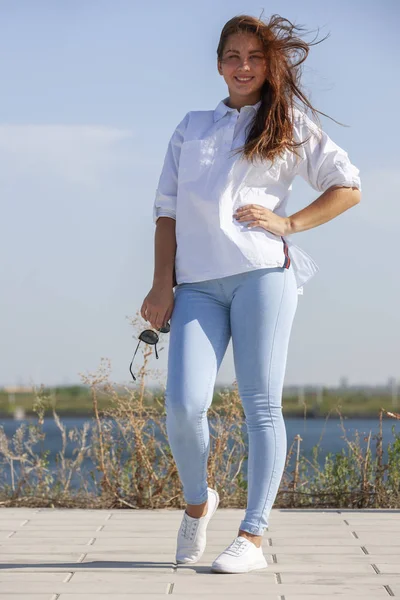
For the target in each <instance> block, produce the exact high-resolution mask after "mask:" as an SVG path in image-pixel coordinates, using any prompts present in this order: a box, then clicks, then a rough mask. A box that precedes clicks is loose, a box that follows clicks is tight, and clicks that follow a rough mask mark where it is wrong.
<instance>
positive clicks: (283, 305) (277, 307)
mask: <svg viewBox="0 0 400 600" xmlns="http://www.w3.org/2000/svg"><path fill="white" fill-rule="evenodd" d="M249 275H250V276H249V277H246V278H245V279H244V280H243V283H242V284H241V285H239V286H238V288H237V289H236V292H235V295H234V297H233V299H232V304H231V332H232V347H233V356H234V364H235V372H236V378H237V383H238V389H239V392H240V394H241V397H242V400H243V401H244V410H245V411H246V409H248V407H246V406H245V404H246V398H247V397H248V396H254V394H257V393H261V394H262V395H265V394H266V396H267V398H268V402H269V401H271V398H278V400H274V401H275V402H276V401H278V402H281V393H282V387H283V380H284V375H285V370H286V359H287V351H288V345H289V338H290V332H291V328H292V323H293V319H294V315H295V312H296V308H297V299H298V295H297V287H296V281H295V278H294V273H293V270H292V269H281V268H274V269H260V270H256V271H252V272H251V273H250V274H249Z"/></svg>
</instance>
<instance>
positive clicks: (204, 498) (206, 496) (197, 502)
mask: <svg viewBox="0 0 400 600" xmlns="http://www.w3.org/2000/svg"><path fill="white" fill-rule="evenodd" d="M202 498H203V500H196V501H195V502H190V500H187V499H186V498H185V502H186V504H193V505H200V504H204V502H206V501H207V500H208V490H207V492H206V495H205V496H204V494H203V496H202Z"/></svg>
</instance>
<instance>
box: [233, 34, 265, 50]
mask: <svg viewBox="0 0 400 600" xmlns="http://www.w3.org/2000/svg"><path fill="white" fill-rule="evenodd" d="M228 50H236V51H238V52H250V51H251V50H261V51H263V50H264V46H263V44H262V42H261V40H260V39H259V38H258V37H257V36H256V35H254V34H253V33H247V32H239V33H231V35H230V36H229V37H228V39H227V40H226V43H225V47H224V52H228Z"/></svg>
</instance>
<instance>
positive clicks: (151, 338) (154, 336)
mask: <svg viewBox="0 0 400 600" xmlns="http://www.w3.org/2000/svg"><path fill="white" fill-rule="evenodd" d="M170 328H171V326H170V324H169V323H167V324H166V325H165V326H164V327H160V329H157V331H159V332H160V333H169V331H170ZM138 339H139V342H138V345H137V346H136V350H135V354H134V355H133V358H132V360H131V364H130V365H129V371H130V372H131V375H132V377H133V381H136V377H135V376H134V374H133V373H132V364H133V361H134V359H135V356H136V352H137V351H138V348H139V344H140V342H144V343H145V344H150V345H151V346H154V350H155V352H156V358H158V353H157V343H158V341H159V339H160V338H159V336H158V333H157V332H156V331H153V329H145V330H144V331H142V333H141V334H140V335H139V338H138Z"/></svg>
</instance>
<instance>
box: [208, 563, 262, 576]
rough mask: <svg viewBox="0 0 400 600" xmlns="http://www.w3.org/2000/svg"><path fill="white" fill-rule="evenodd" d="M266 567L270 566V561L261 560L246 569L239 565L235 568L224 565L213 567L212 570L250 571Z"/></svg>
mask: <svg viewBox="0 0 400 600" xmlns="http://www.w3.org/2000/svg"><path fill="white" fill-rule="evenodd" d="M266 567H268V563H267V561H266V560H265V561H260V562H258V563H255V564H254V565H251V566H250V567H248V568H245V569H240V568H239V567H238V568H237V569H234V568H227V569H224V568H223V567H217V566H216V567H211V571H212V572H213V573H249V572H250V571H254V570H255V569H265V568H266Z"/></svg>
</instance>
